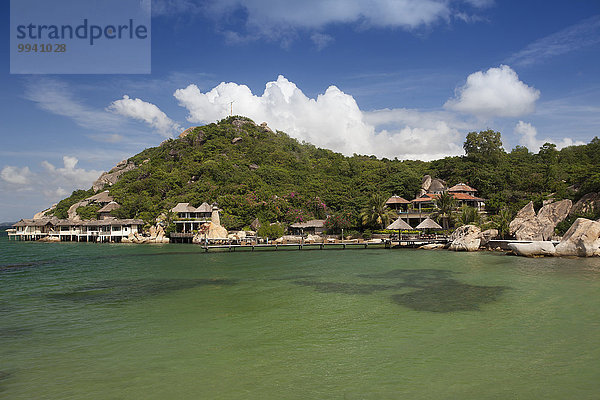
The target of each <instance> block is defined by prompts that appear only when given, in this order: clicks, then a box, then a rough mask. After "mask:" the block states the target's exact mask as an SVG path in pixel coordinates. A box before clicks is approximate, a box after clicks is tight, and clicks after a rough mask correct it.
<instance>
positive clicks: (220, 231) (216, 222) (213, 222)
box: [192, 207, 228, 244]
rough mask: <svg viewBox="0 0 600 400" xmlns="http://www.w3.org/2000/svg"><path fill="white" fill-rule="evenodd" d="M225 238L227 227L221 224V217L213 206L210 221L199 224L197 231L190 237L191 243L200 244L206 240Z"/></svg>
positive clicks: (226, 237) (226, 236)
mask: <svg viewBox="0 0 600 400" xmlns="http://www.w3.org/2000/svg"><path fill="white" fill-rule="evenodd" d="M208 239H211V240H219V239H222V240H227V239H228V232H227V229H225V228H224V227H222V226H221V219H220V217H219V211H218V209H217V208H216V207H213V211H212V215H211V217H210V222H207V223H205V224H203V225H201V226H200V228H199V229H198V232H197V233H196V234H195V235H194V237H193V238H192V243H196V244H200V243H204V242H205V241H206V240H208Z"/></svg>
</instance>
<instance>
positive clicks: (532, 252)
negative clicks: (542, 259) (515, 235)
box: [508, 241, 556, 257]
mask: <svg viewBox="0 0 600 400" xmlns="http://www.w3.org/2000/svg"><path fill="white" fill-rule="evenodd" d="M508 247H509V248H510V249H511V250H512V251H513V252H515V254H516V255H518V256H525V257H535V256H553V255H554V253H555V252H556V248H555V247H554V244H552V242H543V241H536V242H531V243H509V244H508Z"/></svg>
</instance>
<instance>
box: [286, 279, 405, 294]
mask: <svg viewBox="0 0 600 400" xmlns="http://www.w3.org/2000/svg"><path fill="white" fill-rule="evenodd" d="M292 283H294V284H296V285H300V286H310V287H313V288H314V289H315V290H316V291H317V292H320V293H343V294H371V293H373V292H376V291H380V290H388V289H394V288H395V286H394V285H370V284H366V283H344V282H319V281H294V282H292Z"/></svg>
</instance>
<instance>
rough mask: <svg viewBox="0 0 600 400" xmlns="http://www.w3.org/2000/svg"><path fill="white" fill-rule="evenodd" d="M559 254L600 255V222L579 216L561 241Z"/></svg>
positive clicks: (557, 251) (558, 247) (558, 246)
mask: <svg viewBox="0 0 600 400" xmlns="http://www.w3.org/2000/svg"><path fill="white" fill-rule="evenodd" d="M556 255H557V256H577V257H592V256H600V222H597V221H592V220H589V219H586V218H577V219H576V220H575V222H574V223H573V225H571V227H570V228H569V230H568V231H567V233H565V235H564V236H563V238H562V240H561V241H560V243H559V244H558V245H557V246H556Z"/></svg>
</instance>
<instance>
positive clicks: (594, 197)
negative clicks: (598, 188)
mask: <svg viewBox="0 0 600 400" xmlns="http://www.w3.org/2000/svg"><path fill="white" fill-rule="evenodd" d="M598 210H600V193H588V194H586V195H584V196H583V197H582V198H581V199H579V200H578V201H577V203H575V204H574V205H573V208H571V212H570V213H569V215H581V214H592V213H594V212H597V211H598Z"/></svg>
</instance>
